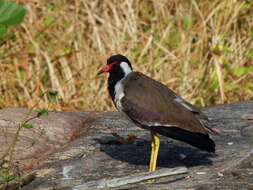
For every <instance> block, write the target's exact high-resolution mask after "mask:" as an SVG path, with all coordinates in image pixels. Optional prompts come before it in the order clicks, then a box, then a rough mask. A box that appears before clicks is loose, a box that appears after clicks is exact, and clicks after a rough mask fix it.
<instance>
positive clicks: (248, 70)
mask: <svg viewBox="0 0 253 190" xmlns="http://www.w3.org/2000/svg"><path fill="white" fill-rule="evenodd" d="M251 72H253V67H239V68H235V69H234V70H233V74H234V75H235V76H237V77H241V76H242V75H246V74H248V73H251Z"/></svg>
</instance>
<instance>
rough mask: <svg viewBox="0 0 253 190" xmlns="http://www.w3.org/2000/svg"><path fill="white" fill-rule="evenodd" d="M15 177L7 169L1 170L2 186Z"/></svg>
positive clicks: (0, 181)
mask: <svg viewBox="0 0 253 190" xmlns="http://www.w3.org/2000/svg"><path fill="white" fill-rule="evenodd" d="M14 179H15V176H14V175H13V174H12V172H10V171H9V170H7V169H0V184H1V183H6V182H9V181H12V180H14Z"/></svg>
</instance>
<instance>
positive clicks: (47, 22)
mask: <svg viewBox="0 0 253 190" xmlns="http://www.w3.org/2000/svg"><path fill="white" fill-rule="evenodd" d="M55 21H56V17H54V16H51V15H49V16H47V17H46V18H45V21H44V25H45V26H46V27H48V26H50V25H52V24H53V23H54V22H55Z"/></svg>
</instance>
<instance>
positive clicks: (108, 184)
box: [73, 167, 187, 190]
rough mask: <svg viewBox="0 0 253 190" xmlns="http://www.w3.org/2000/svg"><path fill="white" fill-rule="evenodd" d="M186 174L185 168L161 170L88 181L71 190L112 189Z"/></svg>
mask: <svg viewBox="0 0 253 190" xmlns="http://www.w3.org/2000/svg"><path fill="white" fill-rule="evenodd" d="M184 173H187V168H186V167H177V168H170V169H167V168H166V169H161V170H157V171H155V172H153V173H150V172H145V173H141V174H137V175H131V176H126V177H119V178H114V179H101V180H98V181H90V182H87V183H84V184H82V185H78V186H75V187H74V188H73V190H86V189H106V188H114V187H119V186H123V185H127V184H133V183H139V182H142V181H146V180H151V179H156V178H161V177H167V176H172V175H179V174H184Z"/></svg>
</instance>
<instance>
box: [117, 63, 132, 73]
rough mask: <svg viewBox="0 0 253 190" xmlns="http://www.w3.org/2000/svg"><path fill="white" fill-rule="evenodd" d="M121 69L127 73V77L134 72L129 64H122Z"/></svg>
mask: <svg viewBox="0 0 253 190" xmlns="http://www.w3.org/2000/svg"><path fill="white" fill-rule="evenodd" d="M120 67H121V69H122V70H123V72H124V73H125V76H127V75H128V74H129V73H131V72H132V69H131V67H130V66H129V65H128V63H127V62H121V63H120Z"/></svg>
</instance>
